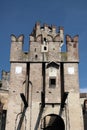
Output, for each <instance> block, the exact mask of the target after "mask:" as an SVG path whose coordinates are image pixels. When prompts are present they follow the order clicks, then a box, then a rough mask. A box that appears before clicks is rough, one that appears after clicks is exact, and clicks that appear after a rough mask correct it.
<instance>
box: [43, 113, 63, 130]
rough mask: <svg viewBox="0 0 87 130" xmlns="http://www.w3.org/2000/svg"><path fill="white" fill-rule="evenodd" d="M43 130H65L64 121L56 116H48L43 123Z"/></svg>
mask: <svg viewBox="0 0 87 130" xmlns="http://www.w3.org/2000/svg"><path fill="white" fill-rule="evenodd" d="M41 129H43V130H65V124H64V121H63V119H62V118H61V117H60V116H59V115H56V114H49V115H46V116H45V117H44V118H43V119H42V122H41Z"/></svg>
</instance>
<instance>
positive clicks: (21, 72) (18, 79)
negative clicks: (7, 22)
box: [0, 22, 87, 130]
mask: <svg viewBox="0 0 87 130" xmlns="http://www.w3.org/2000/svg"><path fill="white" fill-rule="evenodd" d="M65 38H66V52H62V50H61V48H62V46H63V44H64V28H63V27H59V30H58V32H57V28H56V26H48V25H47V24H44V25H43V26H41V25H40V23H38V22H37V23H36V24H35V27H34V29H33V31H32V33H31V34H30V36H29V39H30V42H29V51H28V52H24V51H23V44H24V36H23V35H20V36H19V37H16V36H15V35H11V52H10V63H11V66H10V72H5V71H2V79H1V81H0V130H10V129H11V130H87V94H86V93H80V91H79V75H78V72H79V70H78V63H79V53H78V35H76V36H75V37H73V38H72V37H71V36H69V35H66V37H65Z"/></svg>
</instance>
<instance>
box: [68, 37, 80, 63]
mask: <svg viewBox="0 0 87 130" xmlns="http://www.w3.org/2000/svg"><path fill="white" fill-rule="evenodd" d="M66 49H67V60H68V61H76V62H78V61H79V56H78V35H76V36H74V37H73V38H71V37H70V36H69V35H67V36H66Z"/></svg>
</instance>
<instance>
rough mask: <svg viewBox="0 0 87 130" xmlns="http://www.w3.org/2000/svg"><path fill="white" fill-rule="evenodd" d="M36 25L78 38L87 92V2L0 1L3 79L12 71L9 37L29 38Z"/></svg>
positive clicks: (81, 86)
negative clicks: (44, 25)
mask: <svg viewBox="0 0 87 130" xmlns="http://www.w3.org/2000/svg"><path fill="white" fill-rule="evenodd" d="M37 21H40V22H41V24H43V23H47V24H49V25H51V24H53V25H56V26H63V27H64V34H65V35H66V34H69V35H71V36H72V37H73V36H74V35H76V34H78V35H79V53H80V63H79V77H80V78H79V79H80V88H87V0H0V75H1V71H2V69H3V70H6V71H9V70H10V63H9V55H10V45H11V40H10V35H11V34H15V35H16V36H19V35H20V34H24V36H25V40H24V42H25V43H24V50H28V44H29V34H30V33H31V32H32V29H33V26H34V25H35V23H36V22H37Z"/></svg>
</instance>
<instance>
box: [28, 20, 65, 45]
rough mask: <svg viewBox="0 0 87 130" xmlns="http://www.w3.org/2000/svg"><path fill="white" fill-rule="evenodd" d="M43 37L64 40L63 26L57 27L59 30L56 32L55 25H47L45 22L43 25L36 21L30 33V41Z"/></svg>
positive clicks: (55, 40) (50, 39) (48, 39)
mask: <svg viewBox="0 0 87 130" xmlns="http://www.w3.org/2000/svg"><path fill="white" fill-rule="evenodd" d="M44 37H45V38H46V39H47V41H49V42H50V41H54V42H57V41H60V42H62V43H63V42H64V29H63V27H59V30H58V32H57V27H56V26H54V25H52V26H48V25H47V24H44V25H43V26H41V25H40V23H38V22H37V23H36V24H35V27H34V29H33V32H32V33H31V35H30V41H38V40H43V39H44Z"/></svg>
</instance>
